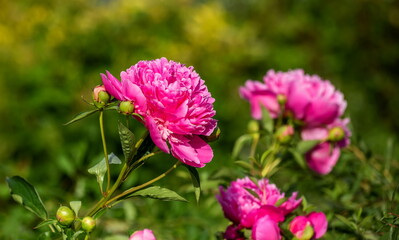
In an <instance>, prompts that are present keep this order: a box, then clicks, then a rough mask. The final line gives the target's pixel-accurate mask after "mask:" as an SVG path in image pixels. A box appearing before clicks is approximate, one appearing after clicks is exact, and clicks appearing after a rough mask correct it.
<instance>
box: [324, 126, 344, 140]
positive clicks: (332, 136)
mask: <svg viewBox="0 0 399 240" xmlns="http://www.w3.org/2000/svg"><path fill="white" fill-rule="evenodd" d="M344 138H345V131H344V129H342V128H341V127H333V128H331V129H330V130H329V131H328V140H330V141H332V142H338V141H341V140H342V139H344Z"/></svg>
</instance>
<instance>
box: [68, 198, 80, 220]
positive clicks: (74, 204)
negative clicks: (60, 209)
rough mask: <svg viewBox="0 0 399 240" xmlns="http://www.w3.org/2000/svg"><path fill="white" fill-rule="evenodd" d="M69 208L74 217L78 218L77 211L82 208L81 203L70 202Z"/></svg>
mask: <svg viewBox="0 0 399 240" xmlns="http://www.w3.org/2000/svg"><path fill="white" fill-rule="evenodd" d="M69 205H70V206H71V208H72V210H73V211H74V212H75V216H76V217H77V216H79V210H80V208H81V207H82V202H81V201H72V202H70V203H69Z"/></svg>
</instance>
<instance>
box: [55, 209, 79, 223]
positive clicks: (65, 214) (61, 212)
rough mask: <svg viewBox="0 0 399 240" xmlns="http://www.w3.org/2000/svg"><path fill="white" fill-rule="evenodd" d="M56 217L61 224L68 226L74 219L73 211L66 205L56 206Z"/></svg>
mask: <svg viewBox="0 0 399 240" xmlns="http://www.w3.org/2000/svg"><path fill="white" fill-rule="evenodd" d="M56 218H57V220H58V222H59V223H60V224H61V225H64V226H70V225H71V224H72V223H73V221H75V212H74V211H73V210H72V209H70V208H69V207H66V206H61V207H59V208H58V210H57V213H56Z"/></svg>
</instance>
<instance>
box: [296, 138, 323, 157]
mask: <svg viewBox="0 0 399 240" xmlns="http://www.w3.org/2000/svg"><path fill="white" fill-rule="evenodd" d="M318 143H320V140H308V141H301V142H299V143H298V145H297V148H296V149H297V151H298V152H299V153H300V154H305V153H307V152H308V151H310V150H311V149H312V148H314V147H315V146H316V145H317V144H318Z"/></svg>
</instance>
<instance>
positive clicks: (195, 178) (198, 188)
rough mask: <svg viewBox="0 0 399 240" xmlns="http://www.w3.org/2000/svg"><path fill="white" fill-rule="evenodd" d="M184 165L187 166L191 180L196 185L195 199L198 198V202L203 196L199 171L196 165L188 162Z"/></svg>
mask: <svg viewBox="0 0 399 240" xmlns="http://www.w3.org/2000/svg"><path fill="white" fill-rule="evenodd" d="M184 166H185V167H186V168H187V170H188V172H189V173H190V176H191V181H192V183H193V187H194V193H195V199H196V200H197V203H198V202H199V199H200V196H201V181H200V177H199V174H198V171H197V169H196V168H195V167H192V166H188V165H186V164H185V165H184Z"/></svg>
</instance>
